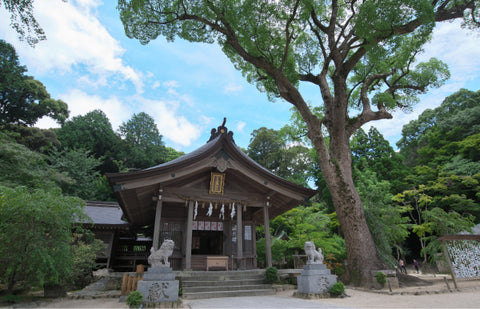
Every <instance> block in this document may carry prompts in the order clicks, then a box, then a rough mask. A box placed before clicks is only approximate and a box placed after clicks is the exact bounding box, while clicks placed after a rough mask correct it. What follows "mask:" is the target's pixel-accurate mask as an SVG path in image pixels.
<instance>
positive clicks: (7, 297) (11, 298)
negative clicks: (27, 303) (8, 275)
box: [0, 294, 23, 304]
mask: <svg viewBox="0 0 480 309" xmlns="http://www.w3.org/2000/svg"><path fill="white" fill-rule="evenodd" d="M0 299H1V300H3V301H5V302H7V303H10V304H15V303H18V302H19V301H21V300H22V299H23V297H22V296H20V295H14V294H7V295H3V296H2V297H1V298H0Z"/></svg>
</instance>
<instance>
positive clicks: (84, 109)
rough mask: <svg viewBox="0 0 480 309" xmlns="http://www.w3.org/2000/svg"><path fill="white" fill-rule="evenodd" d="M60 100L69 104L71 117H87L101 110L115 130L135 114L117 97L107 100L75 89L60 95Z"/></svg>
mask: <svg viewBox="0 0 480 309" xmlns="http://www.w3.org/2000/svg"><path fill="white" fill-rule="evenodd" d="M60 98H61V99H62V100H63V101H65V102H67V104H68V107H69V109H70V117H72V116H77V115H85V114H86V113H88V112H91V111H93V110H95V109H100V110H102V111H103V112H104V113H105V114H106V115H107V117H108V119H109V120H110V123H111V124H112V127H113V129H114V130H117V129H118V127H119V126H120V125H121V124H122V122H124V121H127V120H128V119H129V118H130V115H131V114H132V113H133V112H132V109H131V107H130V106H128V105H126V104H125V103H124V102H122V101H121V100H120V99H119V98H117V97H115V96H112V97H110V98H108V99H105V98H102V97H100V96H98V95H89V94H87V93H85V92H83V91H80V90H76V89H73V90H70V91H68V92H67V93H65V94H62V95H60Z"/></svg>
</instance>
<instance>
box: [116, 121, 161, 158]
mask: <svg viewBox="0 0 480 309" xmlns="http://www.w3.org/2000/svg"><path fill="white" fill-rule="evenodd" d="M118 131H119V133H120V136H121V137H122V138H123V152H122V154H121V155H120V156H121V157H123V162H124V164H125V165H126V166H127V167H131V168H147V167H151V166H154V165H158V164H160V163H163V162H165V161H166V149H165V145H164V143H163V141H162V136H161V135H160V132H159V131H158V128H157V125H156V124H155V120H154V119H153V118H152V117H151V116H150V115H148V114H147V113H144V112H140V113H138V114H133V116H132V117H131V118H130V119H129V120H128V121H127V122H124V123H122V125H121V126H120V128H119V130H118Z"/></svg>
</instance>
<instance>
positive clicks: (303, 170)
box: [247, 127, 313, 186]
mask: <svg viewBox="0 0 480 309" xmlns="http://www.w3.org/2000/svg"><path fill="white" fill-rule="evenodd" d="M251 136H252V137H251V138H250V144H249V145H248V149H247V155H248V156H249V157H250V158H252V159H253V160H255V161H256V162H257V163H258V164H260V165H262V166H263V167H265V168H266V169H268V170H269V171H271V172H272V173H274V174H276V175H277V176H280V177H282V178H285V179H288V180H290V181H292V182H295V183H297V184H300V185H305V186H308V181H309V180H310V178H311V177H312V172H311V167H312V161H313V159H312V156H311V151H310V149H309V148H308V147H306V146H304V145H302V143H299V142H289V138H288V137H287V135H286V134H284V133H282V130H280V131H277V130H273V129H267V128H265V127H261V128H259V129H257V130H254V131H253V132H252V134H251Z"/></svg>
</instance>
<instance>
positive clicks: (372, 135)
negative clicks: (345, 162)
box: [350, 127, 410, 192]
mask: <svg viewBox="0 0 480 309" xmlns="http://www.w3.org/2000/svg"><path fill="white" fill-rule="evenodd" d="M350 145H351V146H350V147H351V149H352V158H353V167H354V168H356V169H358V171H361V172H366V171H367V170H370V171H371V172H375V174H376V177H378V179H379V180H380V181H382V180H387V181H389V182H390V186H391V192H398V191H402V190H403V189H406V188H405V185H406V184H405V177H406V176H407V175H408V174H409V173H410V171H409V169H408V168H407V167H406V166H405V165H404V163H403V158H402V157H401V156H400V155H399V154H397V153H396V152H395V151H394V150H393V148H392V147H391V146H390V144H389V142H388V141H387V140H386V139H385V138H384V137H383V136H382V134H381V133H380V132H378V130H377V129H376V128H375V127H371V128H370V130H369V131H368V134H367V133H365V131H364V130H363V129H359V130H358V131H357V132H355V134H354V135H353V137H352V141H351V143H350Z"/></svg>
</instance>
